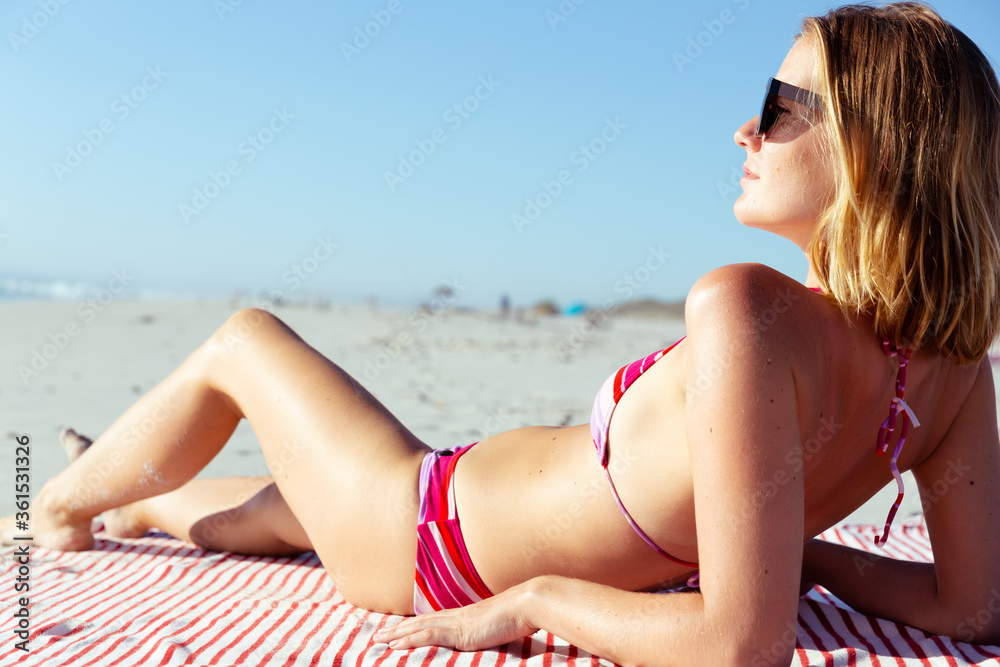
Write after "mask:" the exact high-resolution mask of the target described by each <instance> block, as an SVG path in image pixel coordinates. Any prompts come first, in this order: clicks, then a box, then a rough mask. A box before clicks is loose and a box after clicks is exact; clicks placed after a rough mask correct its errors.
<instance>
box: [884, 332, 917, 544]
mask: <svg viewBox="0 0 1000 667" xmlns="http://www.w3.org/2000/svg"><path fill="white" fill-rule="evenodd" d="M882 350H883V351H884V352H885V353H886V355H887V356H889V357H897V358H898V359H899V371H898V372H897V373H896V396H895V397H894V398H893V399H892V401H891V402H890V403H889V416H888V417H886V419H885V421H884V422H882V427H881V428H880V429H879V431H878V439H877V441H876V443H875V453H876V454H877V455H878V456H882V455H883V454H885V451H886V449H887V448H888V447H889V440H890V438H891V437H892V432H893V431H894V430H895V428H896V416H897V415H901V416H900V419H901V421H902V425H901V426H900V429H899V440H898V441H897V442H896V446H895V447H894V448H893V450H892V458H891V459H890V461H889V469H890V470H891V471H892V476H893V477H894V478H895V480H896V488H897V490H898V494H897V495H896V502H894V503H893V504H892V508H891V509H890V510H889V516H888V517H887V518H886V520H885V528H884V530H883V532H882V536H881V537H878V536H876V537H875V546H877V547H882V546H884V545H885V543H886V542H887V541H888V539H889V527H890V526H891V525H892V520H893V519H894V518H895V516H896V512H897V511H898V510H899V505H900V503H901V502H902V501H903V492H904V487H903V478H902V476H901V475H900V474H899V467H898V465H897V461H898V459H899V453H900V452H901V451H902V450H903V443H905V442H906V434H907V432H908V431H909V422H910V421H912V422H913V426H914V427H917V426H920V422H919V421H918V420H917V416H916V415H915V414H913V410H912V409H910V406H909V405H907V404H906V399H905V398H904V393H905V392H906V366H907V364H909V363H910V354H911V353H912V352H913V349H912V348H910V347H907V348H906V351H905V352H903V351H902V348H899V347H896V346H895V345H892V344H890V343H889V339H888V338H886V339H885V340H883V341H882ZM907 420H909V421H907Z"/></svg>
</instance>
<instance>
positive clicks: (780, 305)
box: [684, 263, 817, 343]
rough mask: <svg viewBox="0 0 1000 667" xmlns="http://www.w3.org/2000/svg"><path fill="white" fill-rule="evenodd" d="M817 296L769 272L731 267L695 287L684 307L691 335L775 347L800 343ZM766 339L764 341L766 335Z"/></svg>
mask: <svg viewBox="0 0 1000 667" xmlns="http://www.w3.org/2000/svg"><path fill="white" fill-rule="evenodd" d="M816 296H817V295H816V294H815V293H814V292H812V291H811V290H810V289H809V288H807V287H805V286H804V285H802V284H801V283H799V282H798V281H796V280H794V279H792V278H790V277H788V276H786V275H785V274H783V273H781V272H780V271H776V270H775V269H772V268H771V267H769V266H765V265H763V264H756V263H746V264H728V265H726V266H721V267H719V268H717V269H713V270H712V271H709V272H708V273H706V274H705V275H703V276H702V277H701V278H699V279H698V280H697V282H695V284H694V286H693V287H692V288H691V291H690V292H688V297H687V300H686V302H685V307H684V318H685V321H686V324H687V326H688V330H689V331H697V330H703V329H705V328H712V329H715V330H722V331H725V332H726V333H727V334H728V335H734V336H737V337H744V336H749V337H750V338H753V339H767V340H770V341H774V342H777V343H787V342H788V341H789V340H795V339H799V338H801V336H802V334H803V333H805V331H804V330H805V329H807V328H808V326H809V323H810V321H813V318H812V317H810V315H811V314H814V313H812V311H813V310H814V307H812V306H811V305H810V304H811V303H812V302H813V301H814V299H813V297H816ZM765 334H766V335H765Z"/></svg>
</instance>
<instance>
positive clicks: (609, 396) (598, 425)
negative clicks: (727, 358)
mask: <svg viewBox="0 0 1000 667" xmlns="http://www.w3.org/2000/svg"><path fill="white" fill-rule="evenodd" d="M809 289H811V290H813V291H814V292H820V293H822V290H821V289H819V288H815V287H810V288H809ZM684 338H686V336H685V337H684ZM684 338H681V339H680V340H678V341H677V342H676V343H674V344H673V345H671V346H670V347H668V348H666V349H665V350H660V351H659V352H654V353H653V354H650V355H649V356H647V357H643V358H642V359H639V360H637V361H633V362H632V363H630V364H628V365H626V366H622V367H621V368H620V369H618V372H616V373H614V374H613V375H612V376H611V377H609V378H608V379H607V380H606V381H605V382H604V384H603V385H601V389H600V391H598V392H597V398H596V399H594V407H593V410H592V411H591V413H590V434H591V436H592V437H593V440H594V446H595V447H596V448H597V455H598V457H599V458H600V461H601V467H603V468H604V474H605V475H606V476H607V478H608V484H609V485H610V486H611V493H612V495H613V496H614V498H615V503H617V505H618V508H619V509H620V510H621V511H622V514H624V515H625V518H626V519H627V520H628V522H629V525H630V526H632V529H633V530H635V532H636V533H638V535H639V537H641V538H642V539H643V541H644V542H645V543H646V544H648V545H649V546H650V547H651V548H652V549H653V550H654V551H656V552H657V553H658V554H660V555H661V556H663V557H664V558H667V559H668V560H671V561H673V562H675V563H679V564H680V565H687V566H691V567H696V566H697V565H698V564H697V563H689V562H687V561H684V560H681V559H679V558H675V557H674V556H671V555H670V554H669V553H667V552H666V551H664V550H663V549H661V548H660V547H659V546H657V545H656V543H655V542H653V540H652V539H650V537H649V535H647V534H646V532H645V531H644V530H643V529H642V528H640V527H639V524H637V523H636V522H635V519H633V518H632V515H631V514H629V512H628V510H627V509H625V505H624V504H622V501H621V498H620V497H619V496H618V489H616V488H615V482H614V480H612V479H611V472H610V471H609V470H608V462H609V460H610V457H611V452H610V450H609V449H608V432H609V430H610V428H611V415H612V414H613V413H614V411H615V406H616V405H617V404H618V401H619V400H621V397H622V396H624V395H625V392H626V391H627V390H628V388H629V387H630V386H632V383H633V382H635V381H636V380H637V379H639V377H640V376H641V375H642V374H643V373H645V372H646V371H648V370H649V369H650V368H652V366H653V364H655V363H656V362H657V361H659V360H660V359H662V358H663V357H664V356H665V355H666V354H667V352H669V351H670V350H672V349H673V348H674V347H676V346H677V344H678V343H680V342H681V341H682V340H684ZM882 349H883V350H884V352H885V353H886V355H888V356H890V357H898V358H899V371H898V373H897V375H896V396H895V398H893V399H892V401H891V402H890V404H889V416H888V417H886V419H885V421H884V422H883V423H882V427H881V428H880V429H879V434H878V440H877V442H876V445H875V453H876V454H878V455H879V456H881V455H883V454H884V453H885V451H886V449H887V448H888V446H889V440H890V439H891V437H892V434H893V431H894V430H895V427H896V418H897V417H899V418H900V420H901V422H902V425H901V428H900V433H899V439H898V441H897V442H896V446H895V447H894V448H893V452H892V457H891V460H890V463H889V468H890V470H891V471H892V476H893V478H894V479H895V480H896V485H897V491H898V493H897V496H896V501H895V502H894V503H893V505H892V508H891V509H890V510H889V516H888V517H887V518H886V522H885V528H884V531H883V534H882V536H881V537H876V538H875V544H876V545H877V546H879V547H881V546H883V545H884V544H885V542H886V540H888V539H889V527H890V526H891V525H892V520H893V518H894V517H895V516H896V511H897V510H898V509H899V505H900V503H901V502H902V500H903V491H904V489H903V479H902V477H901V476H900V474H899V468H898V467H897V459H898V458H899V454H900V451H901V450H902V449H903V443H904V442H905V441H906V435H907V431H908V430H909V429H908V427H909V423H908V420H909V421H912V422H913V425H914V426H920V422H919V421H917V417H916V415H915V414H913V410H911V409H910V406H908V405H907V404H906V400H905V399H904V398H903V393H904V391H905V389H906V366H907V363H908V362H909V360H910V353H911V349H910V348H907V349H906V350H905V351H904V350H902V349H901V348H897V347H895V346H893V345H891V344H890V343H889V341H888V340H885V341H883V343H882Z"/></svg>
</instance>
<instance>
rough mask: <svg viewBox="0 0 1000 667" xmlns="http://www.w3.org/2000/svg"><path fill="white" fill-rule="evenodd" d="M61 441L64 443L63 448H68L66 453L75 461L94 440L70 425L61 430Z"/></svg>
mask: <svg viewBox="0 0 1000 667" xmlns="http://www.w3.org/2000/svg"><path fill="white" fill-rule="evenodd" d="M59 441H60V442H61V443H62V446H63V449H65V450H66V455H67V456H69V460H70V461H75V460H76V459H77V458H79V457H80V455H81V454H83V453H84V452H85V451H87V447H90V445H91V443H92V442H93V441H92V440H91V439H90V438H88V437H87V436H85V435H80V434H79V433H77V432H76V431H75V430H73V429H72V428H69V427H66V428H64V429H62V430H61V431H59Z"/></svg>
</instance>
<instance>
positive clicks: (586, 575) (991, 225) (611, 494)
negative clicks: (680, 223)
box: [6, 3, 1000, 665]
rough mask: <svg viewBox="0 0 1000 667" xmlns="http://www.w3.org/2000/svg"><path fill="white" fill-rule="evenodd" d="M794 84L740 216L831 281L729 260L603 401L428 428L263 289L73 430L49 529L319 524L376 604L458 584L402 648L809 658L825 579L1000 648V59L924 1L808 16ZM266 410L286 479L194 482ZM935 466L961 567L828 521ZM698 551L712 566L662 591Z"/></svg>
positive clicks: (332, 565) (37, 512) (223, 545)
mask: <svg viewBox="0 0 1000 667" xmlns="http://www.w3.org/2000/svg"><path fill="white" fill-rule="evenodd" d="M776 79H777V81H776V82H770V83H769V85H768V90H767V94H766V96H765V100H764V107H763V109H762V113H761V116H760V117H759V118H754V119H752V120H750V121H748V122H747V123H746V124H745V125H744V126H743V127H741V128H740V129H739V130H738V131H737V133H736V142H737V144H739V145H740V146H741V147H742V148H744V149H745V150H746V152H747V160H746V164H745V166H744V173H745V176H744V178H743V180H742V185H743V188H744V192H743V194H742V195H741V197H740V198H739V200H738V201H737V202H736V205H735V213H736V217H737V218H738V219H739V221H740V222H741V223H742V224H744V225H747V226H751V227H759V228H761V229H766V230H768V231H771V232H774V233H776V234H779V235H781V236H784V237H785V238H788V239H789V240H791V241H793V242H794V243H796V244H797V245H798V246H799V247H800V248H801V249H802V250H803V252H805V255H806V258H807V260H808V262H809V272H808V275H807V277H806V280H805V284H804V285H803V284H800V283H799V282H797V281H795V280H792V279H791V278H789V277H787V276H784V275H782V274H780V273H778V272H776V271H774V270H772V269H769V268H767V267H764V266H761V265H757V264H745V265H732V266H725V267H722V268H720V269H716V270H714V271H711V272H709V273H708V274H706V275H705V276H703V277H702V278H701V279H700V280H698V282H697V283H696V284H695V285H694V287H693V288H692V289H691V292H690V294H689V296H688V299H687V307H686V324H687V331H688V335H687V337H686V338H684V339H682V340H681V341H679V342H678V343H677V344H675V345H674V346H672V347H671V348H668V350H667V351H666V352H665V353H660V354H656V355H651V356H650V357H648V358H647V359H645V360H642V361H641V363H640V362H637V363H636V364H632V365H630V366H629V367H626V369H623V371H624V372H620V373H619V374H616V375H614V376H612V378H610V379H609V381H608V382H607V383H605V386H604V387H603V388H602V389H601V391H600V393H599V395H598V397H597V400H596V402H595V408H594V415H593V419H592V421H591V424H582V425H579V426H570V427H561V428H557V427H532V428H520V429H516V430H514V431H509V432H506V433H501V434H498V435H494V436H491V437H489V438H487V439H485V440H483V441H481V442H479V443H476V444H474V446H473V445H469V446H467V447H460V448H456V449H454V450H436V451H435V450H431V448H430V447H429V446H428V445H427V444H425V443H423V442H421V441H419V440H418V439H417V438H416V437H414V436H413V434H411V433H410V432H409V431H408V430H406V428H405V427H404V426H403V425H402V424H400V423H399V422H398V421H397V420H396V419H395V418H394V417H393V416H392V415H391V414H390V413H389V412H388V411H387V410H386V409H385V408H384V407H383V406H381V405H380V404H379V403H378V402H377V401H376V400H375V399H374V398H373V397H372V396H371V394H369V393H368V392H367V391H366V390H365V389H364V388H363V387H361V386H360V385H359V384H358V383H357V382H356V381H355V380H354V379H352V378H351V377H349V376H348V375H347V374H346V373H345V372H344V371H342V370H341V369H340V368H339V367H338V366H337V365H335V364H334V363H333V362H331V361H329V360H327V359H326V358H324V357H323V356H321V355H320V354H319V353H317V352H316V351H315V350H314V349H312V348H311V347H309V346H308V345H307V344H306V343H305V342H304V341H303V340H302V339H301V338H299V337H298V336H297V335H296V334H295V333H294V332H293V331H292V330H290V329H289V328H288V327H287V326H285V325H284V324H283V323H282V322H281V321H280V320H279V319H278V318H276V317H274V316H272V315H270V314H268V313H266V312H264V311H260V310H254V309H250V310H242V311H239V312H238V313H236V314H235V315H233V316H232V317H231V318H230V319H229V320H228V321H227V322H226V323H225V324H224V325H223V326H222V327H221V328H220V329H219V330H218V331H217V332H216V333H215V334H214V335H213V336H212V337H211V338H210V339H209V340H208V341H206V342H205V343H204V344H203V345H202V346H201V347H199V348H198V349H196V350H195V351H194V352H193V353H192V354H191V356H190V357H189V358H188V359H187V360H185V361H184V363H183V364H181V366H180V367H179V368H178V369H177V370H176V371H174V372H173V373H172V374H171V375H169V376H168V377H167V378H166V379H165V380H164V381H163V382H162V383H160V384H159V385H158V386H157V387H155V388H154V389H153V390H152V391H150V393H149V394H147V395H146V396H144V397H143V398H142V399H140V400H139V401H138V402H137V403H136V404H135V405H133V406H132V407H131V408H129V409H128V410H127V411H126V412H125V414H124V415H122V416H121V417H120V418H119V419H118V421H116V422H115V423H114V424H112V425H111V427H110V428H108V430H107V431H106V432H105V433H103V434H102V435H101V436H100V437H99V438H98V439H97V440H96V441H95V442H93V443H92V444H91V443H90V441H89V440H87V439H85V438H82V437H81V436H77V435H76V434H74V433H72V432H69V433H67V434H66V435H65V437H64V440H65V441H66V442H67V443H68V445H69V446H70V447H71V448H72V449H73V450H74V455H75V454H80V453H82V455H81V456H79V458H77V459H76V460H75V461H74V462H73V463H72V464H71V465H70V466H69V467H68V468H67V469H66V470H65V471H63V472H62V473H61V474H60V475H58V476H57V477H56V478H54V479H53V480H51V481H50V482H49V483H48V484H47V485H46V486H45V487H44V488H43V489H42V490H41V492H40V493H39V495H38V497H37V498H36V500H35V502H34V504H33V507H32V515H31V519H32V529H33V531H34V532H33V534H34V536H35V539H36V541H37V542H38V543H40V544H43V545H46V546H50V547H53V548H57V549H88V548H90V547H92V545H93V537H92V535H91V533H90V520H91V519H92V518H93V517H95V516H97V515H98V514H101V513H103V515H104V520H105V525H106V526H107V528H108V530H109V531H110V532H111V533H112V534H115V535H120V536H131V535H139V534H142V533H143V532H144V531H145V530H146V528H148V527H151V526H156V527H159V528H160V529H163V530H166V531H167V532H169V533H172V534H174V535H177V536H178V537H182V538H185V539H189V540H191V541H192V542H195V543H197V544H200V545H202V546H204V547H207V548H213V549H228V550H233V551H238V552H242V553H251V554H275V555H285V554H289V553H295V552H298V551H301V550H308V549H313V550H315V551H316V552H317V553H318V555H319V557H320V559H321V560H322V562H323V564H324V565H325V567H326V568H327V570H328V572H329V574H330V576H331V578H332V579H333V581H334V583H335V584H336V585H337V587H338V588H339V590H340V591H341V593H342V594H343V596H344V598H345V599H347V600H348V601H349V602H351V603H353V604H356V605H359V606H362V607H366V608H368V609H372V610H376V611H381V612H392V613H398V614H412V613H414V612H415V611H416V612H424V611H429V610H431V609H440V608H442V607H453V608H449V609H445V610H444V611H438V612H436V613H421V614H420V615H418V616H416V618H413V619H407V620H406V621H403V622H402V623H400V624H398V625H397V626H395V627H393V628H391V629H388V630H386V631H384V632H382V633H380V635H378V636H376V639H377V640H380V641H392V642H393V644H392V645H393V646H395V647H403V648H405V647H412V646H419V645H425V644H443V645H451V646H456V647H458V648H461V649H466V650H471V649H478V648H485V647H492V646H497V645H499V644H502V643H504V642H507V641H510V640H513V639H516V638H518V637H521V636H523V635H525V634H529V633H531V632H533V631H534V630H535V629H537V628H544V629H546V630H548V631H551V632H553V633H555V634H556V635H559V636H560V637H562V638H564V639H566V640H568V641H570V642H572V643H574V644H576V645H578V646H580V647H582V648H584V649H586V650H588V651H591V652H593V653H595V654H597V655H600V656H603V657H605V658H609V659H612V660H615V661H617V662H619V663H624V664H633V663H644V664H646V663H648V664H655V663H658V662H664V661H665V660H666V659H667V658H665V656H669V661H670V663H671V664H674V663H679V664H689V663H690V664H699V665H701V664H740V665H745V664H748V663H749V664H764V663H768V662H771V661H776V662H787V661H788V660H789V659H790V655H791V652H792V651H793V650H794V632H792V633H791V637H792V639H791V640H789V639H788V638H789V636H790V635H789V632H788V631H789V628H792V629H794V627H795V621H796V609H797V604H798V596H799V591H800V584H802V583H803V582H805V583H807V584H808V583H811V582H816V583H820V584H822V585H824V586H827V587H828V588H830V589H831V590H832V591H833V592H834V593H835V594H837V595H838V596H840V597H841V598H842V599H844V600H845V601H847V602H848V603H850V604H852V605H853V606H855V607H856V608H857V609H859V610H861V611H864V612H866V613H871V614H875V615H878V616H882V617H885V618H890V619H895V620H898V621H900V622H903V623H906V624H909V625H912V626H915V627H918V628H921V629H923V630H926V631H928V632H933V633H937V634H942V635H949V636H952V637H957V638H962V639H968V640H972V641H978V642H991V643H998V642H1000V615H997V618H991V619H990V621H989V622H988V623H986V624H977V625H975V627H973V626H969V625H968V623H965V619H966V618H967V617H970V616H971V617H976V613H977V611H978V610H980V609H983V608H986V607H987V605H988V604H989V602H990V599H991V589H997V588H998V587H1000V522H998V521H997V519H996V517H997V516H1000V484H998V482H1000V439H998V435H997V421H996V403H995V395H994V388H993V379H992V372H991V369H990V366H989V363H988V361H986V358H985V354H986V351H987V348H988V346H989V344H990V342H991V341H992V340H993V338H994V336H995V334H996V333H997V330H998V322H1000V280H998V278H1000V274H998V270H1000V242H998V226H1000V88H998V85H997V81H996V77H995V75H994V73H993V71H992V69H991V68H990V66H989V64H988V63H987V61H986V59H985V58H984V57H983V55H982V53H981V52H980V51H979V50H978V48H976V47H975V45H974V44H972V42H971V41H970V40H969V39H968V38H967V37H965V35H964V34H962V33H961V32H959V31H958V30H955V29H954V28H952V27H951V26H950V25H949V24H947V23H945V22H944V21H943V20H942V19H941V18H940V17H938V16H937V14H935V13H934V12H933V11H932V10H931V9H930V8H928V7H925V6H923V5H919V4H914V3H898V4H894V5H889V6H886V7H883V8H873V7H864V6H851V7H844V8H841V9H839V10H836V11H832V12H830V13H829V14H827V15H826V16H823V17H818V18H808V19H806V20H805V21H804V22H803V31H802V33H801V35H799V36H798V38H797V41H796V42H795V45H794V46H793V48H792V49H791V51H790V52H789V54H788V56H787V58H786V59H785V61H784V63H783V64H782V66H781V68H780V70H779V71H778V73H777V76H776ZM632 382H634V384H631V383H632ZM623 387H624V390H623ZM612 416H613V417H614V419H611V417H612ZM917 416H919V420H918V419H917ZM243 418H246V419H248V420H249V421H250V423H251V425H252V426H253V428H254V431H255V432H256V434H257V436H258V438H259V440H260V443H261V447H262V448H263V451H264V454H265V456H266V457H267V460H268V462H269V466H270V468H271V472H272V477H267V478H240V479H221V480H192V478H193V477H194V475H195V474H196V473H197V472H198V471H199V470H201V469H202V468H203V467H204V466H205V465H206V464H207V463H208V461H209V460H211V458H212V457H213V456H214V455H215V454H216V453H217V452H218V451H219V450H220V449H221V448H222V446H223V445H224V444H225V442H226V441H227V439H228V438H229V436H230V435H231V434H232V432H233V430H234V429H235V428H236V425H237V423H238V422H239V421H240V419H243ZM911 422H912V424H911ZM918 422H919V423H920V428H916V427H917V424H918ZM884 424H885V426H886V427H887V428H883V425H884ZM147 425H151V426H149V428H147ZM880 430H881V431H882V432H881V434H880ZM904 437H905V447H902V446H901V445H902V443H903V441H904V440H903V438H904ZM890 440H891V441H890ZM595 445H596V447H597V452H595V450H594V447H595ZM873 445H877V446H878V447H879V448H880V449H881V448H882V447H883V446H885V447H888V446H889V445H892V447H893V448H892V450H891V454H890V453H889V452H887V456H885V457H882V458H878V457H876V455H875V452H873ZM84 450H85V452H84ZM890 457H891V460H890ZM956 462H960V466H961V467H960V468H956V467H955V465H954V464H955V463H956ZM910 469H912V470H913V472H914V474H915V476H916V479H917V481H918V486H919V487H920V491H921V493H922V494H924V500H925V505H926V520H927V524H928V527H929V530H930V535H931V537H932V539H933V545H934V553H935V558H936V562H935V564H932V565H931V564H928V565H917V564H912V563H901V562H897V561H894V560H891V559H886V558H880V557H866V558H865V561H864V567H858V566H856V564H855V561H854V560H853V559H854V557H855V556H856V554H857V552H854V551H852V550H850V549H844V548H840V547H835V546H832V545H827V544H823V543H814V542H812V541H810V539H811V538H813V537H814V536H816V535H817V534H818V533H820V532H821V531H823V530H824V529H826V528H828V527H830V526H832V525H834V524H836V523H837V522H839V521H841V520H842V519H843V518H844V517H846V516H847V515H848V514H850V513H851V511H853V510H854V509H855V508H857V507H858V506H859V505H861V504H862V503H863V502H865V501H866V500H867V499H868V498H870V497H871V496H872V495H873V494H874V493H875V492H876V491H878V490H879V489H880V488H881V487H882V486H884V485H885V484H886V483H887V482H889V481H890V480H891V479H892V478H893V476H894V475H898V471H899V470H910ZM956 469H958V470H961V471H962V473H961V475H960V478H959V479H957V480H955V481H953V482H952V481H951V480H953V479H954V477H955V474H954V471H955V470H956ZM942 480H943V481H942ZM939 481H942V483H945V482H947V483H948V484H947V489H946V491H945V492H940V491H939V490H940V485H938V484H936V482H939ZM932 489H933V490H934V491H931V490H932ZM932 493H933V494H934V495H933V497H931V495H930V494H932ZM161 494H162V495H161ZM892 511H893V512H894V511H895V508H893V510H892ZM458 512H460V517H461V521H460V522H459V519H458V514H457V513H458ZM891 518H892V517H891V515H890V517H889V519H890V521H891ZM418 523H419V524H420V525H419V526H418V527H417V530H416V531H415V530H414V527H415V526H417V524H418ZM887 525H888V522H887ZM553 526H556V527H558V530H552V529H551V528H552V527H553ZM11 532H12V529H11V528H10V525H9V524H8V525H7V526H6V533H7V535H6V536H7V537H9V536H10V533H11ZM540 535H544V536H545V537H546V539H545V540H544V541H542V540H539V536H540ZM414 563H416V567H415V566H414ZM696 571H697V573H698V575H699V577H700V580H699V581H698V585H700V591H699V592H680V593H676V594H672V595H650V594H649V593H647V592H644V591H645V590H647V589H652V588H654V587H658V586H663V585H671V584H680V583H683V582H685V581H687V580H688V579H689V577H691V575H692V574H694V573H695V572H696ZM692 583H694V582H692ZM980 618H981V617H980ZM963 623H965V626H966V627H965V628H963V627H962V624H963ZM966 631H967V634H968V636H963V633H966Z"/></svg>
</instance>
